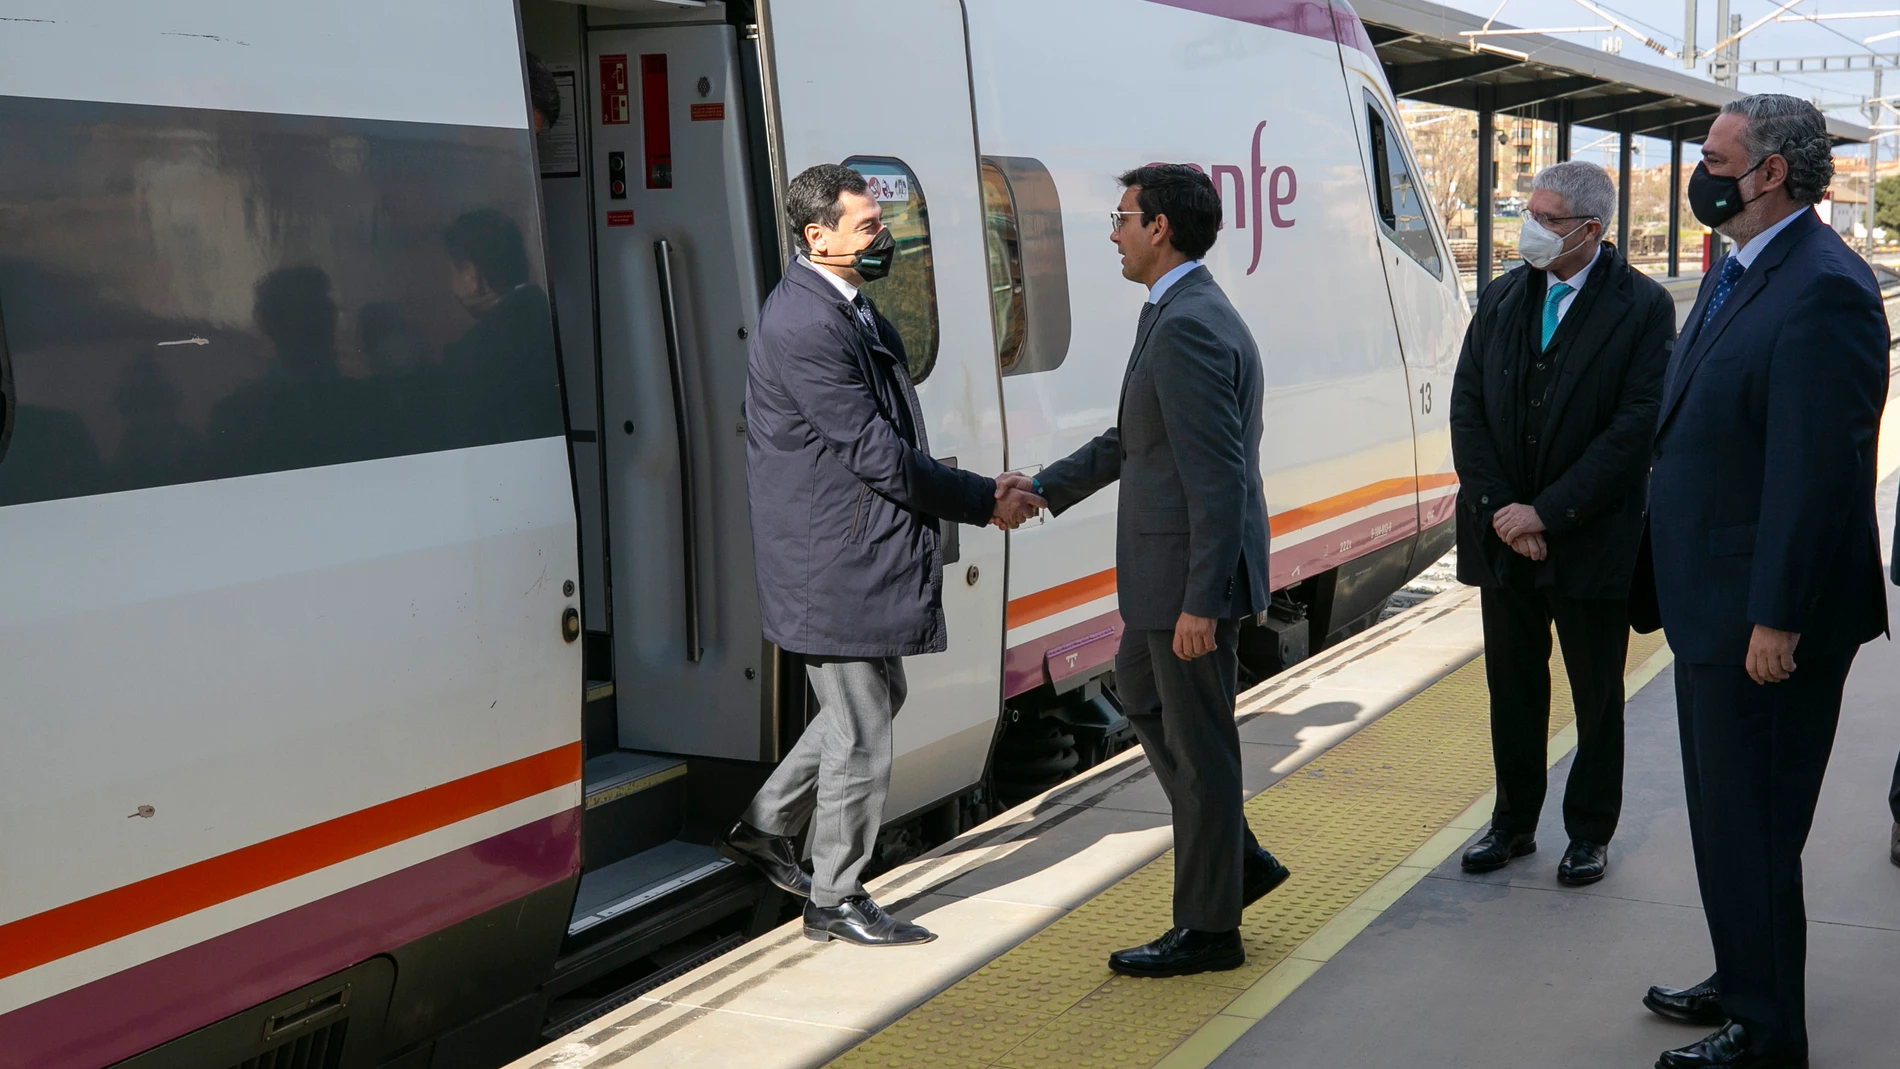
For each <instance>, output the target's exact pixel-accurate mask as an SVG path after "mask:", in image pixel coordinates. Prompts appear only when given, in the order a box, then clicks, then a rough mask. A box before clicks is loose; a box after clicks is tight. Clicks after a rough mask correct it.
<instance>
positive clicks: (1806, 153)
mask: <svg viewBox="0 0 1900 1069" xmlns="http://www.w3.org/2000/svg"><path fill="white" fill-rule="evenodd" d="M1722 114H1724V115H1740V116H1741V117H1742V118H1744V119H1747V120H1748V126H1747V127H1746V128H1745V129H1744V130H1743V131H1742V145H1743V147H1745V148H1747V149H1748V165H1749V166H1750V167H1753V166H1755V165H1757V164H1759V163H1761V161H1763V160H1765V159H1767V158H1768V157H1770V156H1780V157H1781V158H1782V159H1784V160H1787V161H1788V181H1787V189H1788V195H1789V196H1791V197H1793V198H1794V199H1795V200H1798V201H1800V202H1801V203H1803V204H1819V203H1820V202H1821V195H1822V194H1824V193H1826V192H1827V187H1828V183H1830V182H1832V181H1833V180H1834V146H1833V145H1832V144H1830V143H1829V141H1828V137H1827V120H1826V119H1824V118H1822V117H1821V109H1819V108H1817V107H1815V106H1814V105H1813V104H1810V103H1808V102H1807V101H1805V100H1802V99H1801V98H1800V97H1791V96H1789V95H1788V94H1786V93H1756V94H1755V95H1753V96H1745V97H1743V98H1741V99H1740V100H1731V101H1729V102H1728V103H1726V104H1724V105H1722Z"/></svg>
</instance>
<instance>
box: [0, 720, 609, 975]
mask: <svg viewBox="0 0 1900 1069" xmlns="http://www.w3.org/2000/svg"><path fill="white" fill-rule="evenodd" d="M580 778H581V744H580V743H578V742H574V743H568V744H566V745H564V746H557V747H555V748H554V749H552V750H548V751H546V752H544V753H538V754H535V755H534V756H532V757H524V758H522V759H520V760H518V761H511V762H509V763H508V764H505V765H500V766H497V767H495V768H491V769H488V770H486V771H483V772H477V773H475V774H474V775H470V776H464V777H462V778H461V779H457V780H450V781H449V782H447V783H443V784H438V785H437V786H434V787H430V788H427V789H426V790H421V791H417V792H416V793H414V794H408V795H404V796H403V797H401V798H395V799H391V800H390V801H387V802H383V803H382V804H380V805H373V806H370V807H369V808H368V809H359V810H357V811H356V812H354V813H347V814H345V815H343V816H340V817H336V818H334V819H332V820H326V821H324V822H323V823H321V824H313V825H311V826H310V827H307V828H301V829H298V830H297V831H293V832H288V833H286V834H283V835H279V836H277V837H276V838H274V839H266V840H264V841H263V842H261V843H253V844H252V845H250V846H246V847H243V848H241V849H238V850H233V851H231V852H230V853H227V854H220V855H218V856H217V857H211V858H206V859H205V860H203V861H199V862H196V863H194V864H191V865H186V866H184V867H183V868H177V869H173V870H171V871H170V872H162V873H159V874H158V875H156V876H151V877H147V878H146V879H143V880H139V881H137V882H136V883H129V884H126V885H125V886H123V887H115V888H113V889H112V890H110V891H103V892H101V893H99V894H96V895H93V896H92V897H90V898H82V899H80V900H79V901H77V902H68V903H67V904H65V905H63V906H56V907H54V908H52V909H49V910H46V911H45V912H43V913H35V914H33V915H32V916H30V917H22V918H20V919H19V920H16V921H12V922H10V923H7V924H0V978H4V977H8V976H12V975H14V974H15V973H21V972H25V971H26V970H28V969H31V968H34V967H36V966H40V965H44V964H46V963H47V962H49V961H57V960H59V959H60V958H63V957H66V956H68V955H71V954H77V953H79V952H80V951H82V950H90V949H91V948H93V947H96V946H100V945H102V944H105V943H109V942H111V941H112V940H114V939H119V938H121V937H123V936H127V935H131V934H132V933H134V932H139V931H143V930H145V929H147V928H150V927H152V926H153V925H157V924H163V923H165V922H166V921H170V920H176V919H177V918H179V917H183V916H186V915H188V914H191V913H196V912H197V911H199V910H201V909H206V908H209V907H211V906H215V905H218V904H219V903H222V902H228V901H230V900H231V899H234V898H237V897H239V896H241V895H247V894H250V893H251V892H253V891H260V890H263V889H264V888H266V887H270V886H273V885H275V884H279V883H282V882H284V881H285V880H289V879H294V878H296V877H298V876H302V875H305V874H306V873H311V872H315V871H317V870H318V869H322V868H327V867H329V866H331V865H335V864H338V863H339V862H343V861H348V860H350V859H351V858H355V857H361V856H362V855H364V854H367V853H369V852H370V851H372V850H379V849H381V848H383V847H385V846H391V845H394V844H396V843H399V842H402V841H403V840H405V839H411V838H414V837H415V836H418V835H421V834H423V833H425V832H431V831H434V830H436V829H437V828H444V827H447V826H448V825H450V824H454V823H455V822H457V821H460V820H466V819H468V818H469V817H474V816H479V815H481V814H483V813H486V812H488V811H489V810H491V809H497V808H500V807H501V806H504V805H508V804H509V803H511V802H518V801H520V800H522V799H524V798H531V797H533V796H535V795H537V794H540V793H542V792H543V791H550V790H553V789H555V788H556V787H562V786H566V785H567V784H569V783H573V782H574V781H575V780H578V779H580Z"/></svg>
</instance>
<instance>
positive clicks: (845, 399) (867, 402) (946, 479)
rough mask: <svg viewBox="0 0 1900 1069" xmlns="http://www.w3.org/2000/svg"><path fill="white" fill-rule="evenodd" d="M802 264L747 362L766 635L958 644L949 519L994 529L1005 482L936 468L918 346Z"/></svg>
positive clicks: (904, 648) (839, 646)
mask: <svg viewBox="0 0 1900 1069" xmlns="http://www.w3.org/2000/svg"><path fill="white" fill-rule="evenodd" d="M876 319H877V334H878V336H877V338H876V339H875V340H874V339H873V338H872V337H871V334H870V332H869V331H868V330H866V329H865V328H864V327H863V325H862V322H861V320H859V319H858V317H857V313H856V312H855V311H854V310H853V309H852V307H851V303H850V302H849V301H846V300H845V299H844V296H843V295H842V294H840V293H839V292H838V290H837V289H836V288H835V287H834V286H832V285H831V284H830V283H829V282H827V281H825V280H824V279H822V278H819V277H818V274H817V271H816V269H814V268H813V267H811V266H810V265H808V264H804V263H800V262H798V261H793V262H792V263H791V264H789V265H788V266H787V267H786V269H785V277H784V279H783V280H782V281H780V282H779V284H778V285H777V286H776V287H774V288H773V290H772V293H771V295H770V296H769V297H767V298H766V300H765V307H764V308H763V309H762V310H761V311H760V312H759V329H758V332H757V333H756V334H754V335H753V337H752V341H751V343H750V346H749V349H748V353H747V360H746V369H747V376H746V404H745V407H746V488H747V490H748V492H749V495H750V498H751V503H752V552H753V555H754V559H755V563H756V567H757V570H758V584H759V616H760V620H761V622H762V623H763V625H764V629H765V637H766V638H767V639H768V640H770V641H771V642H774V643H776V644H778V645H779V646H780V647H782V648H784V649H786V650H790V651H791V652H793V653H806V654H817V655H826V656H834V657H898V656H908V655H911V654H918V653H937V652H940V651H942V650H943V649H944V648H945V647H946V646H947V645H948V634H947V632H946V629H945V626H944V618H943V553H942V536H941V532H940V531H939V529H938V520H939V519H940V518H941V519H945V520H950V521H952V522H959V523H968V524H984V523H987V522H989V518H990V513H991V512H992V511H993V510H994V508H995V505H996V483H995V481H994V480H992V479H988V478H984V477H982V476H979V475H975V474H972V473H970V472H966V471H959V470H957V469H956V468H952V467H948V466H946V465H943V464H939V463H937V461H935V460H933V459H931V456H930V452H929V448H930V446H929V443H928V441H927V440H926V439H925V435H924V420H923V410H922V409H921V408H920V407H919V406H918V403H917V391H916V389H915V388H914V387H913V386H912V385H911V381H910V373H909V370H908V365H907V364H906V363H905V358H904V345H903V342H902V341H901V340H899V339H898V336H897V331H896V329H895V328H894V327H892V326H891V324H890V322H889V321H888V320H886V319H885V318H884V317H883V316H882V315H878V316H876Z"/></svg>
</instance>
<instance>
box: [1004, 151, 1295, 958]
mask: <svg viewBox="0 0 1900 1069" xmlns="http://www.w3.org/2000/svg"><path fill="white" fill-rule="evenodd" d="M1121 184H1122V185H1123V187H1125V188H1124V190H1123V192H1122V198H1121V204H1120V206H1119V207H1118V208H1117V209H1116V210H1115V211H1114V212H1113V213H1112V220H1113V225H1112V230H1111V233H1110V238H1111V240H1113V241H1114V242H1115V245H1116V246H1117V247H1118V248H1120V250H1121V254H1122V275H1123V276H1124V277H1126V278H1128V279H1129V280H1130V281H1134V282H1139V283H1141V284H1142V285H1144V286H1147V287H1148V300H1147V303H1145V304H1143V305H1142V309H1141V320H1140V324H1139V325H1138V326H1137V327H1136V329H1135V349H1134V352H1133V353H1132V354H1131V355H1130V356H1129V358H1128V370H1127V372H1126V373H1125V374H1124V376H1123V379H1122V399H1121V411H1120V415H1119V416H1118V418H1117V420H1116V426H1114V427H1111V428H1109V429H1108V430H1107V431H1106V432H1104V433H1103V434H1102V435H1101V436H1100V437H1098V438H1096V439H1095V440H1093V441H1091V442H1090V443H1089V444H1087V445H1085V446H1083V447H1082V448H1081V449H1079V450H1077V451H1076V452H1075V453H1074V454H1073V455H1071V456H1069V457H1068V458H1066V459H1064V460H1061V461H1058V462H1056V463H1054V464H1052V465H1050V466H1049V467H1048V468H1047V469H1045V470H1044V471H1043V472H1042V474H1041V477H1040V478H1039V479H1036V480H1034V481H1033V483H1032V487H1033V488H1034V489H1035V492H1036V493H1037V494H1038V495H1040V496H1041V497H1043V498H1044V499H1046V500H1047V501H1048V502H1049V507H1050V509H1051V511H1053V512H1054V513H1055V514H1057V515H1061V513H1062V512H1063V511H1064V510H1066V509H1068V508H1070V507H1071V506H1073V505H1075V504H1076V502H1078V501H1081V500H1082V499H1083V498H1086V497H1088V496H1089V495H1090V494H1092V493H1094V492H1095V491H1097V490H1100V489H1101V488H1102V487H1104V486H1107V485H1108V484H1109V483H1112V482H1115V481H1116V480H1118V479H1119V480H1120V481H1121V484H1122V491H1121V502H1120V510H1119V515H1118V518H1117V520H1116V528H1115V540H1116V546H1115V567H1116V576H1117V585H1118V587H1119V591H1120V600H1121V615H1122V622H1123V624H1124V626H1125V630H1123V632H1122V641H1121V649H1120V652H1119V653H1117V654H1116V658H1115V685H1116V688H1117V690H1118V692H1119V694H1120V696H1121V700H1122V707H1123V709H1124V710H1125V711H1126V713H1127V715H1128V719H1129V720H1130V721H1131V722H1132V723H1133V724H1134V727H1135V733H1136V735H1137V736H1138V737H1139V738H1140V739H1141V744H1142V748H1143V749H1144V750H1145V751H1146V752H1147V755H1148V760H1149V763H1150V764H1151V765H1153V767H1154V771H1155V776H1156V778H1157V779H1158V780H1160V782H1161V787H1162V790H1163V791H1165V792H1166V793H1167V796H1168V801H1169V803H1170V804H1171V805H1172V806H1173V808H1174V848H1175V861H1174V872H1175V876H1174V927H1173V928H1172V929H1171V930H1169V931H1168V932H1167V933H1166V934H1164V935H1163V936H1161V938H1159V939H1157V940H1155V941H1154V942H1152V943H1148V944H1146V945H1144V946H1139V947H1133V948H1130V949H1128V950H1121V951H1117V952H1115V953H1114V954H1111V955H1110V956H1109V959H1108V964H1109V967H1110V968H1111V969H1114V970H1115V971H1116V972H1119V973H1125V974H1128V975H1132V976H1181V975H1185V974H1188V973H1199V972H1210V971H1214V970H1219V969H1233V968H1237V967H1239V966H1240V964H1241V963H1242V961H1244V960H1245V953H1244V951H1243V950H1242V947H1241V942H1240V911H1241V909H1242V908H1243V907H1244V906H1246V905H1248V904H1250V903H1252V902H1253V901H1255V900H1256V899H1258V898H1260V897H1261V896H1262V895H1265V894H1266V893H1267V892H1268V891H1271V890H1273V889H1274V888H1275V887H1278V886H1279V885H1280V884H1281V883H1282V882H1284V881H1285V880H1286V878H1287V875H1288V874H1287V870H1286V867H1285V866H1283V865H1281V864H1280V863H1279V862H1278V861H1277V860H1275V859H1274V857H1273V855H1272V854H1270V853H1268V852H1267V851H1265V850H1263V849H1261V847H1260V844H1259V843H1257V842H1255V841H1254V837H1253V832H1252V831H1250V830H1249V829H1248V827H1247V822H1246V818H1245V816H1244V815H1243V814H1242V813H1241V808H1240V803H1241V797H1240V790H1241V788H1240V736H1239V734H1238V731H1237V730H1236V726H1235V723H1234V692H1235V690H1236V688H1237V685H1238V680H1237V676H1238V670H1239V657H1238V654H1239V650H1238V647H1239V635H1240V622H1241V620H1243V619H1245V618H1247V617H1251V616H1254V615H1256V614H1258V613H1260V612H1263V611H1265V610H1266V608H1267V600H1268V596H1269V594H1268V588H1267V505H1266V495H1265V491H1264V490H1263V488H1262V486H1261V482H1260V431H1261V427H1260V422H1261V417H1260V398H1261V368H1260V352H1259V350H1258V349H1257V348H1256V347H1255V345H1254V340H1253V335H1252V334H1251V333H1249V332H1248V330H1247V324H1246V323H1245V322H1243V321H1242V320H1241V318H1240V314H1239V313H1238V312H1236V311H1234V306H1233V305H1232V304H1229V303H1228V301H1227V296H1226V294H1224V293H1222V292H1221V288H1220V287H1219V286H1218V285H1216V284H1215V282H1214V279H1213V276H1212V275H1210V274H1209V273H1208V271H1207V268H1205V267H1203V266H1201V257H1202V256H1203V255H1205V254H1206V253H1207V250H1208V249H1209V248H1211V247H1212V246H1213V244H1214V237H1215V235H1216V233H1217V232H1218V231H1219V230H1220V220H1221V207H1220V196H1219V194H1217V193H1216V192H1215V191H1214V185H1213V183H1212V182H1210V181H1208V179H1207V176H1205V175H1203V174H1202V173H1200V172H1199V171H1197V170H1195V169H1194V168H1192V167H1187V166H1184V165H1181V164H1155V165H1151V166H1148V167H1137V168H1136V169H1134V170H1132V171H1129V172H1128V173H1127V174H1124V175H1122V176H1121ZM1005 478H1006V479H1007V478H1008V477H1005ZM1003 482H1004V480H999V485H1000V484H1002V483H1003Z"/></svg>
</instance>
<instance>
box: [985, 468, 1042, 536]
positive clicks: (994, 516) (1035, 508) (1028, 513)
mask: <svg viewBox="0 0 1900 1069" xmlns="http://www.w3.org/2000/svg"><path fill="white" fill-rule="evenodd" d="M1048 507H1049V502H1047V501H1044V500H1043V499H1042V498H1041V497H1039V496H1037V494H1036V483H1035V480H1033V479H1031V478H1030V477H1029V476H1027V475H1024V474H1023V473H1022V472H1020V471H1006V472H1004V473H1003V474H1001V475H998V476H997V477H996V510H995V511H994V512H992V513H991V514H990V525H991V526H992V527H999V528H1001V529H1003V530H1005V531H1014V530H1015V529H1016V528H1018V527H1021V526H1022V525H1023V524H1024V523H1025V522H1027V521H1028V520H1029V518H1030V517H1032V516H1034V515H1036V514H1037V513H1038V512H1041V511H1042V510H1043V509H1046V508H1048Z"/></svg>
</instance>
